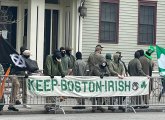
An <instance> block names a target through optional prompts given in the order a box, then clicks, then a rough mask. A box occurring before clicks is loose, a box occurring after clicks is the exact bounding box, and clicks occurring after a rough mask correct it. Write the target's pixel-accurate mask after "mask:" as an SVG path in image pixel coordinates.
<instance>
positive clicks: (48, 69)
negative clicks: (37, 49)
mask: <svg viewBox="0 0 165 120" xmlns="http://www.w3.org/2000/svg"><path fill="white" fill-rule="evenodd" d="M44 74H45V75H49V76H50V75H52V76H61V75H64V71H63V69H62V65H61V63H60V62H57V61H54V60H53V58H52V55H48V56H47V57H46V62H45V66H44Z"/></svg>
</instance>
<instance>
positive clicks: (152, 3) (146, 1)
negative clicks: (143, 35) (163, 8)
mask: <svg viewBox="0 0 165 120" xmlns="http://www.w3.org/2000/svg"><path fill="white" fill-rule="evenodd" d="M141 5H143V6H154V7H155V9H154V18H153V20H154V25H153V26H154V32H153V37H154V38H153V43H143V42H141V41H140V25H141V24H140V6H141ZM156 29H157V1H150V0H138V33H137V44H138V45H151V44H152V45H156Z"/></svg>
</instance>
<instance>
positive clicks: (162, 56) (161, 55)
mask: <svg viewBox="0 0 165 120" xmlns="http://www.w3.org/2000/svg"><path fill="white" fill-rule="evenodd" d="M156 53H157V59H158V67H159V74H160V75H161V76H165V49H164V48H162V47H159V46H158V45H157V46H156Z"/></svg>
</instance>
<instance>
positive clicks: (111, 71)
mask: <svg viewBox="0 0 165 120" xmlns="http://www.w3.org/2000/svg"><path fill="white" fill-rule="evenodd" d="M108 69H109V72H110V74H111V75H112V76H118V73H117V72H115V71H114V69H113V64H112V63H110V64H109V65H108Z"/></svg>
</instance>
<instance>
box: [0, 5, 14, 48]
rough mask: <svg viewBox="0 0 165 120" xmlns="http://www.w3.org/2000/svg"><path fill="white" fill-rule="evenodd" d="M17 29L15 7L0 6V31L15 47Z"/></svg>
mask: <svg viewBox="0 0 165 120" xmlns="http://www.w3.org/2000/svg"><path fill="white" fill-rule="evenodd" d="M16 31H17V7H14V6H1V8H0V32H1V33H2V34H3V35H2V36H3V37H4V39H6V40H7V41H8V43H9V44H10V45H11V46H12V47H13V48H14V49H16Z"/></svg>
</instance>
